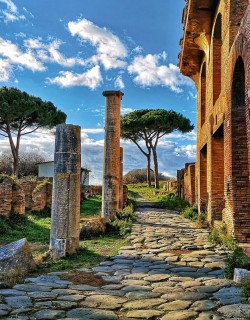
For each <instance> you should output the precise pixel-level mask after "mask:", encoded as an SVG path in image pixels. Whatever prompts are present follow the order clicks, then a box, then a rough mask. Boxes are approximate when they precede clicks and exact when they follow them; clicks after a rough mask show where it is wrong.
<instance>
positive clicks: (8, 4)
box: [0, 0, 17, 13]
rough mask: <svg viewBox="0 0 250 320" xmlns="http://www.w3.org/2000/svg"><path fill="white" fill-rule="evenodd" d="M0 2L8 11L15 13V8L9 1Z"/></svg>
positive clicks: (2, 0)
mask: <svg viewBox="0 0 250 320" xmlns="http://www.w3.org/2000/svg"><path fill="white" fill-rule="evenodd" d="M0 2H2V3H5V4H6V5H7V9H8V10H9V11H11V12H13V13H16V12H17V7H16V5H15V4H14V3H13V2H12V1H11V0H0Z"/></svg>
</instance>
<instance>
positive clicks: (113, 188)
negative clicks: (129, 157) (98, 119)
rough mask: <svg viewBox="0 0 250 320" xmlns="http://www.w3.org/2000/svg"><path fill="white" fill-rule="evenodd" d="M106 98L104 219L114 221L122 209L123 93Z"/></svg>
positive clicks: (110, 94)
mask: <svg viewBox="0 0 250 320" xmlns="http://www.w3.org/2000/svg"><path fill="white" fill-rule="evenodd" d="M103 96H104V97H106V119H105V140H104V141H105V142H104V157H103V189H102V217H104V218H105V219H106V221H108V220H114V218H115V216H116V214H117V212H118V211H119V208H120V205H119V203H120V180H121V179H120V174H121V173H120V172H121V164H120V162H121V161H120V157H121V152H120V113H121V100H122V96H123V93H122V92H121V91H104V92H103Z"/></svg>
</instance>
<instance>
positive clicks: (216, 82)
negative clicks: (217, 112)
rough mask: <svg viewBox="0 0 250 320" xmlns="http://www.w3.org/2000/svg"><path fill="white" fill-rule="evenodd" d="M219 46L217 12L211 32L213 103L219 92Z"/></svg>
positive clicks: (218, 19) (219, 19)
mask: <svg viewBox="0 0 250 320" xmlns="http://www.w3.org/2000/svg"><path fill="white" fill-rule="evenodd" d="M221 47H222V16H221V14H220V13H219V14H218V16H217V19H216V22H215V26H214V34H213V104H215V102H216V101H217V99H218V98H219V95H220V92H221Z"/></svg>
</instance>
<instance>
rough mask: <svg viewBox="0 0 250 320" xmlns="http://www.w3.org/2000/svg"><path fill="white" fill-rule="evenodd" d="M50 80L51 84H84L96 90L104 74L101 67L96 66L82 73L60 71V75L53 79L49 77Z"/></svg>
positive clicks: (65, 85)
mask: <svg viewBox="0 0 250 320" xmlns="http://www.w3.org/2000/svg"><path fill="white" fill-rule="evenodd" d="M48 81H49V83H51V84H57V85H59V86H60V87H63V88H66V87H73V86H82V87H88V88H90V89H92V90H94V89H96V88H97V87H98V86H100V84H101V83H102V75H101V72H100V67H99V66H95V67H93V68H92V69H90V70H88V71H86V72H84V73H80V74H79V73H73V72H70V71H60V72H59V76H57V77H55V78H53V79H51V78H48Z"/></svg>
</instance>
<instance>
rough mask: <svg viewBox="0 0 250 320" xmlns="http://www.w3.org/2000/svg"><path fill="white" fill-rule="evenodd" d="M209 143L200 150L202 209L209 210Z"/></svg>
mask: <svg viewBox="0 0 250 320" xmlns="http://www.w3.org/2000/svg"><path fill="white" fill-rule="evenodd" d="M207 202H208V193H207V145H205V146H204V147H203V148H202V149H201V151H200V206H199V207H200V211H207Z"/></svg>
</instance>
